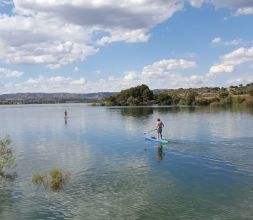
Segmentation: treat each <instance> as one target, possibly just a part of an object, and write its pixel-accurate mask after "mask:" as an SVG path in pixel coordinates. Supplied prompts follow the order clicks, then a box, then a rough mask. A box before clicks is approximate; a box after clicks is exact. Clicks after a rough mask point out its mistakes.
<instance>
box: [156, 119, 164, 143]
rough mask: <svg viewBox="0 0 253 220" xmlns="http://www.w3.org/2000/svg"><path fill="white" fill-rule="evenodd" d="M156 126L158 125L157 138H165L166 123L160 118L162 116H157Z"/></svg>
mask: <svg viewBox="0 0 253 220" xmlns="http://www.w3.org/2000/svg"><path fill="white" fill-rule="evenodd" d="M156 127H157V138H158V139H159V138H161V139H162V138H163V135H162V132H163V127H164V124H163V122H162V121H161V120H160V118H157V122H156Z"/></svg>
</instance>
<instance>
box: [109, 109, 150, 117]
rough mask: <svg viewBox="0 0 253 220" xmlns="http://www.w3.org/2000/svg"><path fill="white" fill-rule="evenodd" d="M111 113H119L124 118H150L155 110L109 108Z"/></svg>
mask: <svg viewBox="0 0 253 220" xmlns="http://www.w3.org/2000/svg"><path fill="white" fill-rule="evenodd" d="M108 109H109V110H111V111H119V112H120V113H121V115H123V116H132V117H148V116H149V115H152V114H153V112H154V109H153V108H152V107H123V108H108Z"/></svg>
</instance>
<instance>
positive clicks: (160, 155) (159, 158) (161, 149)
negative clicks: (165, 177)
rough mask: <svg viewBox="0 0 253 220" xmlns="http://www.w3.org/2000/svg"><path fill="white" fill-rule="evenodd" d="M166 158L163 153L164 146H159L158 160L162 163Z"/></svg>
mask: <svg viewBox="0 0 253 220" xmlns="http://www.w3.org/2000/svg"><path fill="white" fill-rule="evenodd" d="M163 157H164V152H163V145H162V144H158V146H157V157H156V158H157V160H158V161H159V162H160V161H161V160H163Z"/></svg>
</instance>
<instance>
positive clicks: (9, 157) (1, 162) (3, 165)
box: [0, 137, 15, 179]
mask: <svg viewBox="0 0 253 220" xmlns="http://www.w3.org/2000/svg"><path fill="white" fill-rule="evenodd" d="M10 143H11V140H10V138H9V137H5V138H3V139H0V178H1V177H3V178H8V179H13V178H15V174H11V173H10V171H11V169H12V168H13V167H14V165H15V158H14V154H13V150H12V149H11V148H10V147H9V145H10Z"/></svg>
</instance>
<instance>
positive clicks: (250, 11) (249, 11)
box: [235, 7, 253, 16]
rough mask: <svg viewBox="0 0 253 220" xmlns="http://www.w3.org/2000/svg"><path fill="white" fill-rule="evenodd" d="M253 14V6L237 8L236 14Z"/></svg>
mask: <svg viewBox="0 0 253 220" xmlns="http://www.w3.org/2000/svg"><path fill="white" fill-rule="evenodd" d="M249 14H253V7H245V8H239V9H237V10H236V12H235V15H237V16H239V15H249Z"/></svg>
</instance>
